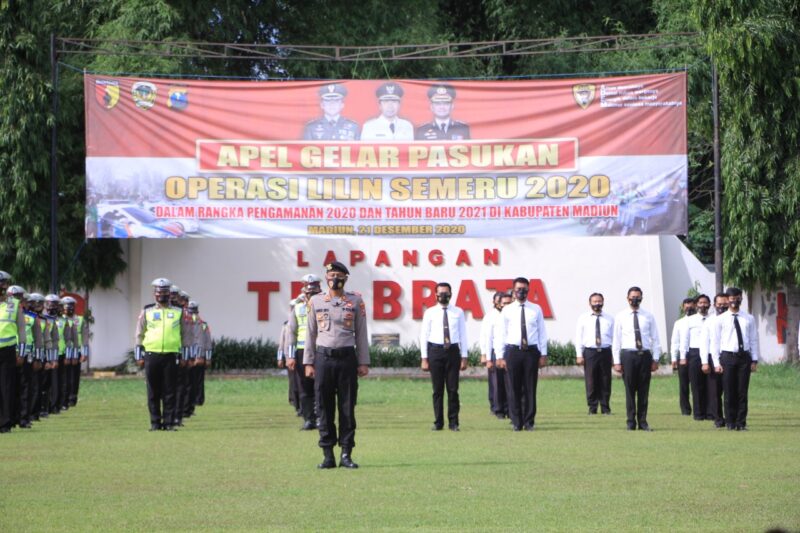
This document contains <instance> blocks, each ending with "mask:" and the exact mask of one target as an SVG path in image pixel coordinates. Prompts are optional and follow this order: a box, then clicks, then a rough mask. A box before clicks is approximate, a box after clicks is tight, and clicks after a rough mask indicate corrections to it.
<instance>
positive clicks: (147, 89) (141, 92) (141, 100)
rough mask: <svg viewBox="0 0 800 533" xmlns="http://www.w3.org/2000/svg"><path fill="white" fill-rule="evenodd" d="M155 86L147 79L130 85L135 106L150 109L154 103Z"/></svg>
mask: <svg viewBox="0 0 800 533" xmlns="http://www.w3.org/2000/svg"><path fill="white" fill-rule="evenodd" d="M157 92H158V91H157V89H156V86H155V85H153V84H152V83H150V82H149V81H137V82H136V83H134V84H133V87H131V95H132V96H133V101H134V103H135V104H136V107H138V108H140V109H150V108H151V107H153V106H154V105H155V103H156V93H157Z"/></svg>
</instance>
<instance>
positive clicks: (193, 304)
mask: <svg viewBox="0 0 800 533" xmlns="http://www.w3.org/2000/svg"><path fill="white" fill-rule="evenodd" d="M187 307H188V308H189V309H194V310H195V311H197V309H198V307H199V306H198V305H197V302H195V301H194V300H192V301H190V302H189V305H188V306H187Z"/></svg>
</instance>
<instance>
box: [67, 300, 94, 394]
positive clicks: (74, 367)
mask: <svg viewBox="0 0 800 533" xmlns="http://www.w3.org/2000/svg"><path fill="white" fill-rule="evenodd" d="M61 302H62V303H63V304H64V315H65V316H66V317H67V318H68V319H69V320H71V321H72V340H73V342H72V344H73V346H72V350H71V352H70V355H69V357H68V358H67V359H68V361H69V365H68V367H67V372H68V375H67V383H68V386H67V405H68V406H69V407H74V406H75V404H77V403H78V390H79V389H80V385H81V364H82V363H83V362H85V361H86V355H87V354H88V349H89V347H88V346H87V343H88V338H89V331H88V327H87V324H86V320H85V319H84V317H83V316H81V315H78V314H76V313H75V304H76V303H77V302H76V301H75V298H73V297H72V296H65V297H64V298H63V299H62V300H61Z"/></svg>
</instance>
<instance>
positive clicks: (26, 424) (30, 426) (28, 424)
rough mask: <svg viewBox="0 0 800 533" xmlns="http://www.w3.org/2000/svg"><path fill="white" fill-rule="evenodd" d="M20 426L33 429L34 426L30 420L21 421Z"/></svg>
mask: <svg viewBox="0 0 800 533" xmlns="http://www.w3.org/2000/svg"><path fill="white" fill-rule="evenodd" d="M19 427H20V429H31V428H32V427H33V426H32V425H31V423H30V422H20V423H19Z"/></svg>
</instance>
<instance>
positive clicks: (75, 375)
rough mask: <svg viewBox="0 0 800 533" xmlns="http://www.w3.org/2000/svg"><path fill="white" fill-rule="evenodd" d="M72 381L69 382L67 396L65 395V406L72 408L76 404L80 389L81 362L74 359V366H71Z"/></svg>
mask: <svg viewBox="0 0 800 533" xmlns="http://www.w3.org/2000/svg"><path fill="white" fill-rule="evenodd" d="M69 368H70V371H71V372H72V381H70V387H69V394H67V404H68V405H70V406H73V405H75V404H77V403H78V391H79V390H80V388H81V360H80V359H76V360H75V364H74V365H71V366H70V367H69Z"/></svg>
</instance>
